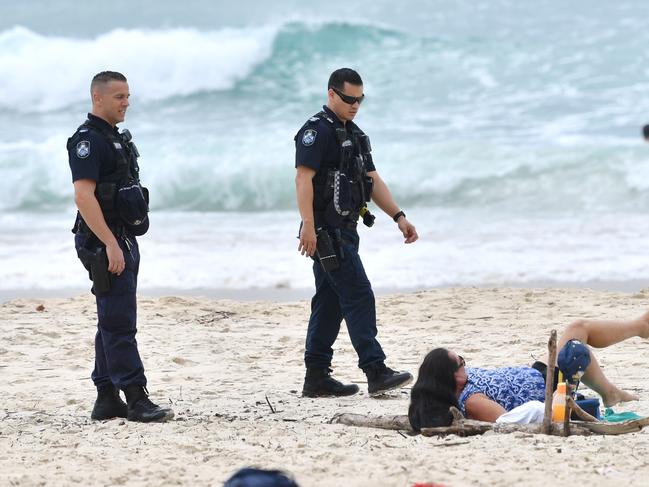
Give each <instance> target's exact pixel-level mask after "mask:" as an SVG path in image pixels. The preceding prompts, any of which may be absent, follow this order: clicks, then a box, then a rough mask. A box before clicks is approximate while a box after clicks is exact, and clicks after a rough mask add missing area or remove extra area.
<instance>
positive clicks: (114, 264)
mask: <svg viewBox="0 0 649 487" xmlns="http://www.w3.org/2000/svg"><path fill="white" fill-rule="evenodd" d="M106 255H107V256H108V272H111V273H113V274H117V275H118V276H119V275H120V274H121V273H122V272H123V271H124V267H126V262H124V252H122V249H121V248H120V247H119V244H118V243H117V240H115V243H111V244H109V245H106Z"/></svg>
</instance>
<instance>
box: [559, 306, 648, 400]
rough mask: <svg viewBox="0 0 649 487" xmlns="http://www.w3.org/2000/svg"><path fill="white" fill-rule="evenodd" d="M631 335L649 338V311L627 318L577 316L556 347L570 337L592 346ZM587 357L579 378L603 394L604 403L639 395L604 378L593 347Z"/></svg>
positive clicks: (607, 343)
mask: <svg viewBox="0 0 649 487" xmlns="http://www.w3.org/2000/svg"><path fill="white" fill-rule="evenodd" d="M634 336H637V337H641V338H649V312H647V313H645V314H644V315H642V316H641V317H640V318H637V319H635V320H630V321H616V320H610V321H609V320H577V321H575V322H574V323H571V324H570V325H568V327H567V328H566V329H565V331H564V332H563V335H561V338H560V339H559V342H558V344H557V349H558V350H561V348H562V347H563V346H564V345H565V344H566V342H567V341H568V340H571V339H573V338H576V339H577V340H579V341H581V342H583V343H587V344H588V345H590V346H591V347H595V348H605V347H608V346H609V345H613V344H614V343H619V342H621V341H624V340H626V339H627V338H631V337H634ZM590 359H591V362H590V365H589V366H588V368H587V369H586V372H585V373H584V376H583V377H582V381H583V382H584V384H586V385H587V386H588V387H590V388H591V389H592V390H594V391H595V392H597V393H598V394H599V395H600V396H602V400H603V401H604V405H605V406H607V407H608V406H613V405H614V404H617V403H618V402H623V401H637V400H638V399H639V398H638V396H636V395H635V394H631V393H629V392H626V391H623V390H621V389H619V388H617V387H616V386H614V385H613V384H612V383H611V382H610V381H609V380H608V379H607V378H606V376H605V375H604V372H603V371H602V368H601V367H600V366H599V363H598V362H597V359H596V358H595V355H594V354H593V351H592V350H590Z"/></svg>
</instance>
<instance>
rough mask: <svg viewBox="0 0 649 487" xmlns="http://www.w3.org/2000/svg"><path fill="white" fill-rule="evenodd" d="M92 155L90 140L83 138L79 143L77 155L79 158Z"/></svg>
mask: <svg viewBox="0 0 649 487" xmlns="http://www.w3.org/2000/svg"><path fill="white" fill-rule="evenodd" d="M89 155H90V142H89V141H87V140H82V141H81V142H79V143H78V144H77V157H78V158H79V159H85V158H86V157H88V156H89Z"/></svg>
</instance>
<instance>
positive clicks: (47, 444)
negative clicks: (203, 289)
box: [0, 288, 649, 487]
mask: <svg viewBox="0 0 649 487" xmlns="http://www.w3.org/2000/svg"><path fill="white" fill-rule="evenodd" d="M648 300H649V290H644V291H639V292H636V293H621V292H603V291H593V290H587V289H515V288H491V289H478V288H456V289H438V290H437V289H436V290H431V291H422V292H414V293H408V294H395V295H389V296H385V297H380V298H378V299H377V312H378V317H379V340H380V342H381V344H382V345H383V347H384V349H385V351H386V353H387V355H388V365H389V366H391V367H393V368H399V369H407V370H410V371H411V372H413V374H416V372H417V367H418V365H419V363H420V361H421V359H422V358H423V356H424V354H425V353H426V352H427V351H428V350H430V349H431V348H433V347H436V346H446V347H449V348H452V349H454V350H457V351H458V352H459V353H461V354H462V355H463V356H464V357H465V359H466V360H467V363H468V364H469V365H474V366H504V365H523V364H530V363H531V362H532V361H533V360H535V359H540V360H544V358H545V350H546V344H547V339H548V336H549V333H550V331H551V330H552V329H553V328H556V329H557V330H559V331H560V330H562V329H563V327H564V326H565V325H566V324H568V323H569V322H570V321H572V320H574V319H576V318H580V317H593V318H594V317H599V318H611V319H614V318H615V319H618V318H632V317H635V316H637V315H639V314H641V313H642V312H644V311H645V310H646V308H647V303H648ZM308 310H309V302H308V301H307V300H302V301H296V302H286V303H278V302H271V301H235V300H217V299H200V298H180V297H157V298H140V300H139V332H138V341H139V347H140V353H141V354H142V357H143V360H144V364H145V367H146V371H147V376H148V380H149V390H150V391H151V395H152V399H153V400H154V401H158V402H159V403H162V404H169V405H171V406H172V407H173V408H174V410H175V412H176V417H175V419H174V420H172V421H171V422H168V423H165V424H148V425H147V424H136V423H129V422H127V421H124V420H111V421H106V422H93V421H91V420H90V417H89V415H90V410H91V408H92V404H93V401H94V397H95V392H94V388H93V386H92V383H91V381H90V379H89V375H90V369H91V367H92V360H93V346H92V343H93V337H94V328H95V308H94V301H93V299H92V297H91V296H90V295H88V296H80V297H76V298H72V299H19V300H14V301H10V302H7V303H4V304H2V305H0V377H2V381H1V382H0V397H1V398H2V406H1V408H0V485H71V484H77V483H78V484H82V485H192V486H200V485H221V484H222V483H223V481H224V480H226V479H227V478H228V477H229V476H230V475H231V474H232V473H233V472H234V471H236V470H237V469H239V468H241V467H243V466H248V465H254V466H258V467H263V468H279V469H283V470H286V471H288V472H290V473H292V474H293V475H294V476H295V478H296V480H297V481H298V483H299V484H300V485H301V486H303V487H309V486H330V485H331V486H334V485H342V486H409V485H412V484H414V483H416V482H436V483H441V484H444V485H447V486H464V485H490V486H511V485H517V486H518V485H543V484H546V485H559V484H572V483H574V482H575V481H577V482H578V483H579V484H580V485H597V486H601V485H611V486H619V485H626V486H631V485H646V482H647V480H646V476H647V474H649V455H648V452H649V433H648V432H647V431H643V432H641V433H635V434H627V435H622V436H618V437H614V436H606V437H604V436H601V437H600V436H597V437H588V438H584V437H570V438H560V437H546V436H542V435H528V434H510V435H504V434H486V435H484V436H476V437H470V438H460V437H457V436H448V437H445V438H424V437H422V436H407V435H404V434H401V433H400V432H396V431H386V430H379V429H365V428H353V427H348V426H342V425H331V424H328V421H329V419H330V418H331V417H332V416H333V415H334V414H336V413H339V412H353V413H359V414H404V413H405V412H406V411H407V407H408V399H409V389H404V390H402V391H399V392H395V393H393V394H392V395H390V396H388V397H386V398H383V399H373V398H370V397H368V395H367V393H366V384H365V377H364V375H363V374H362V372H361V371H360V370H359V369H358V368H357V366H356V355H355V352H354V350H353V348H352V346H351V344H350V341H349V337H348V335H347V332H346V330H345V329H344V326H343V329H342V330H341V334H340V336H339V338H338V341H337V342H336V346H335V347H336V355H335V359H334V367H335V374H336V376H337V377H338V378H340V379H343V380H346V381H353V382H356V383H358V384H359V386H360V387H361V391H362V392H361V393H360V394H358V395H356V396H352V397H347V398H341V399H307V398H302V397H301V396H300V391H301V387H302V379H303V375H304V369H303V361H302V356H303V347H304V335H305V329H306V320H307V317H308ZM597 356H598V358H599V360H600V363H601V364H602V366H603V367H604V370H605V373H606V374H607V375H608V376H609V377H610V378H611V379H612V380H613V382H615V383H616V384H618V385H619V386H621V387H623V388H626V389H628V390H630V391H633V392H636V393H637V394H639V395H640V397H641V400H640V402H637V403H627V404H625V405H622V406H621V407H619V408H618V409H619V410H634V411H636V412H639V413H641V414H644V415H649V373H648V372H647V369H648V367H647V365H648V359H647V357H648V356H649V341H647V340H642V339H639V338H634V339H631V340H628V341H627V342H624V343H622V344H618V345H616V346H613V347H611V348H608V349H605V350H600V351H598V352H597Z"/></svg>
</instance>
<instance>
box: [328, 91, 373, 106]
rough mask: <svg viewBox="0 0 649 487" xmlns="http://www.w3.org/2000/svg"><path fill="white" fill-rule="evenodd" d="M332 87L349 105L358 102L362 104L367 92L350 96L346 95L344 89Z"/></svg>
mask: <svg viewBox="0 0 649 487" xmlns="http://www.w3.org/2000/svg"><path fill="white" fill-rule="evenodd" d="M331 89H332V90H334V93H336V95H338V96H339V97H340V99H341V100H342V101H344V102H345V103H347V104H348V105H353V104H354V103H358V104H359V105H360V104H361V103H363V100H364V99H365V93H363V94H362V95H361V96H349V95H345V94H344V93H343V92H342V91H340V90H337V89H336V88H331Z"/></svg>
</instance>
